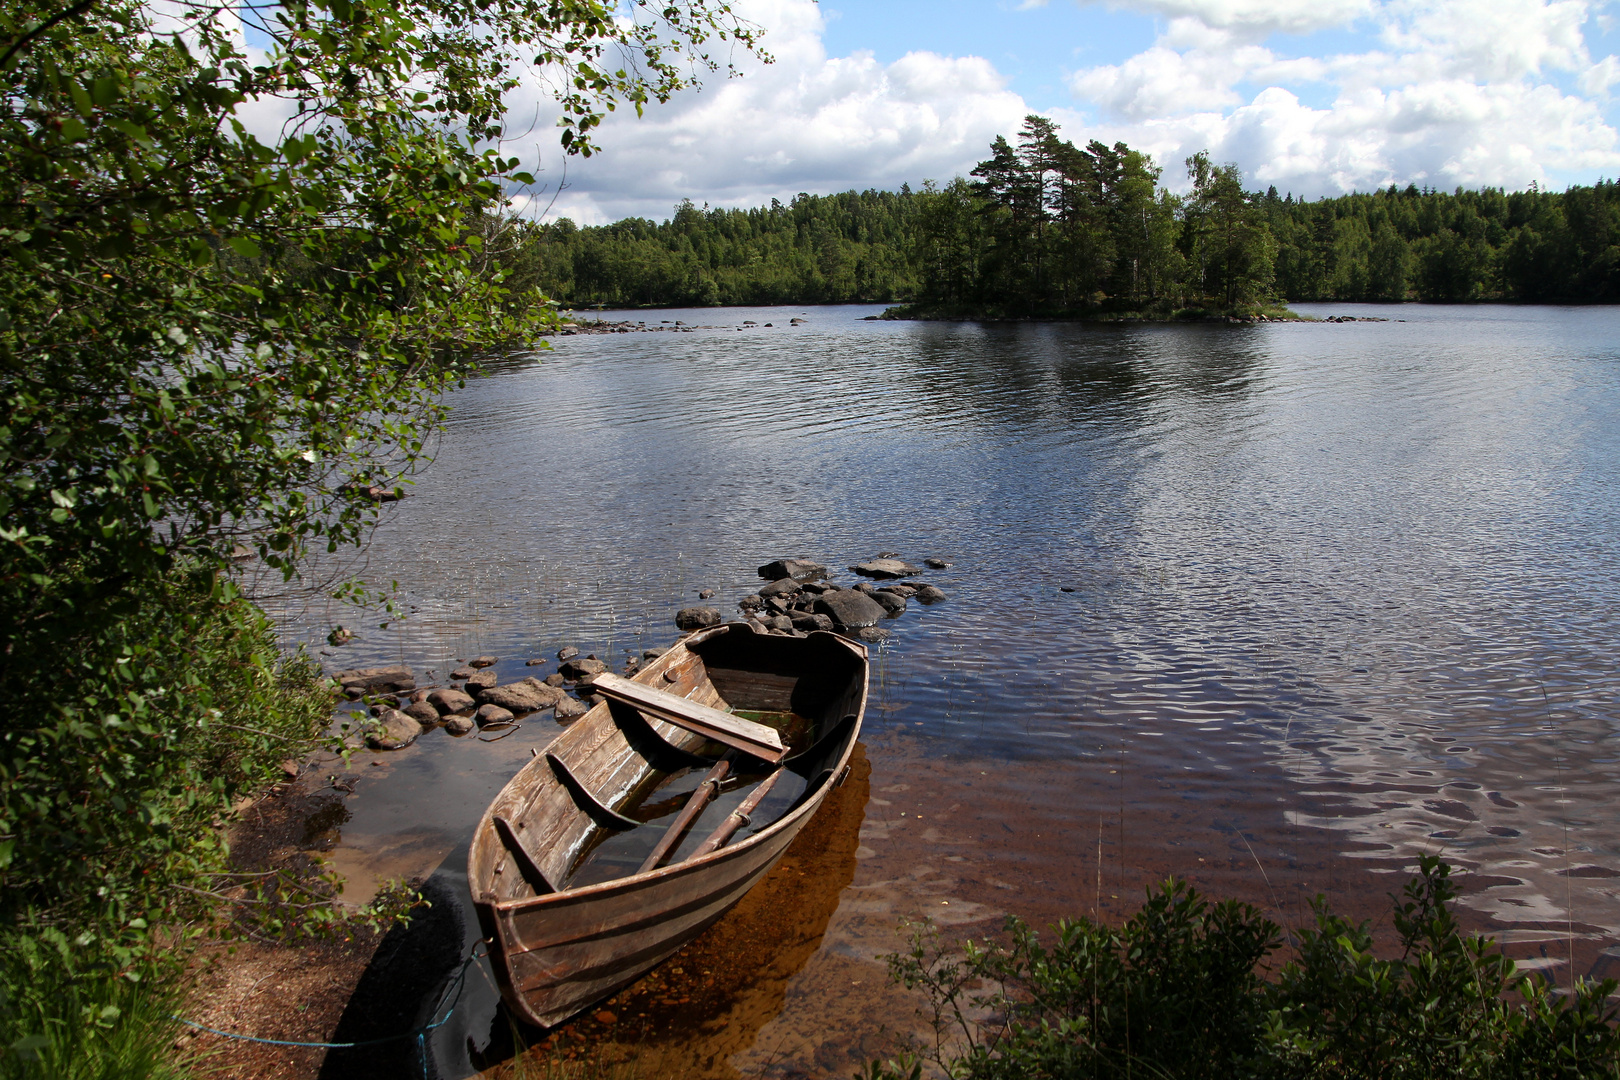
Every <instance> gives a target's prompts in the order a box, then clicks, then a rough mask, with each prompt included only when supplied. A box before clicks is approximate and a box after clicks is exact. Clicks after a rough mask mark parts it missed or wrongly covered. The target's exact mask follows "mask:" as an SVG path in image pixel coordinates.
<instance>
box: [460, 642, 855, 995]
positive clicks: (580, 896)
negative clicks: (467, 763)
mask: <svg viewBox="0 0 1620 1080" xmlns="http://www.w3.org/2000/svg"><path fill="white" fill-rule="evenodd" d="M720 630H721V632H729V633H749V634H751V633H752V631H750V630H747V629H746V628H742V627H735V626H728V627H723V628H720ZM712 633H713V632H710V634H712ZM707 636H710V635H704V637H707ZM826 636H828V637H830V636H831V635H826ZM692 640H694V641H697V640H698V638H697V637H694V639H692ZM770 640H772V641H773V642H776V641H780V640H782V639H770ZM838 641H839V643H840V644H841V645H842V646H845V647H847V648H848V650H849V651H850V653H852V654H853V655H854V656H855V657H858V658H859V670H860V685H859V688H858V694H857V695H855V699H854V700H853V701H846V705H854V706H855V707H854V711H853V713H852V714H851V715H846V716H845V717H844V719H843V720H842V722H841V723H840V724H838V725H836V729H835V730H833V731H832V734H831V735H830V736H829V738H831V739H833V740H835V741H837V742H838V745H836V746H829V747H827V749H826V751H825V752H824V754H823V759H822V760H820V761H818V763H817V764H818V766H821V767H819V768H818V769H817V775H816V778H815V779H814V780H812V782H811V784H810V786H809V787H808V788H807V789H806V791H805V793H804V794H803V795H802V796H801V797H800V799H799V801H798V802H797V804H796V805H794V806H793V807H792V809H791V810H789V811H788V812H787V813H786V814H784V815H783V816H782V817H781V818H780V819H779V820H777V821H775V822H773V823H772V824H771V825H770V826H768V827H767V828H765V829H763V830H761V831H760V832H758V833H756V834H754V835H751V836H747V837H745V838H742V839H739V840H737V841H735V842H734V843H732V844H730V845H728V846H726V847H723V848H721V849H720V850H718V851H714V852H712V853H710V854H707V855H703V856H699V857H697V858H694V859H690V860H689V861H686V862H683V863H679V864H676V865H673V866H667V867H664V868H661V869H658V870H654V871H649V872H646V873H638V874H634V875H631V876H629V877H625V878H621V879H618V880H614V881H607V882H602V883H600V884H596V885H590V886H586V887H583V888H579V889H566V888H565V889H563V890H562V891H558V892H552V893H549V894H547V895H541V896H524V897H513V898H509V899H497V898H496V897H495V896H494V895H492V894H491V893H490V892H488V891H486V890H481V888H480V884H479V883H480V880H481V877H482V878H483V879H485V880H488V879H489V877H490V875H489V869H488V868H489V866H490V858H489V856H488V854H487V853H486V854H484V855H483V856H482V857H481V856H480V847H483V848H485V849H487V848H488V847H489V846H490V845H491V844H492V843H494V842H495V841H494V839H493V837H494V832H493V829H491V828H490V827H489V826H490V816H491V815H490V813H489V812H486V814H485V822H484V823H483V825H481V826H480V832H479V836H478V837H477V838H475V842H474V851H473V854H472V855H471V856H470V857H469V880H470V881H471V883H472V884H473V896H474V907H475V909H476V910H477V912H478V917H479V920H480V923H481V926H482V930H483V933H484V936H485V937H486V938H487V939H488V940H489V941H490V956H491V961H492V962H493V964H494V967H495V971H496V975H497V980H498V982H499V983H500V986H501V993H502V996H503V998H504V1000H505V1002H506V1005H507V1007H508V1009H510V1010H511V1011H512V1013H513V1014H514V1015H515V1016H518V1017H521V1018H522V1019H523V1020H525V1021H527V1022H529V1023H531V1024H535V1025H538V1026H541V1027H552V1026H555V1025H556V1024H559V1023H561V1022H563V1021H564V1020H566V1019H568V1018H569V1017H571V1016H573V1015H574V1014H576V1013H578V1012H580V1011H581V1010H583V1009H585V1008H588V1007H589V1006H590V1005H592V1004H594V1003H596V1002H599V1001H601V1000H603V999H604V998H607V997H609V996H611V995H612V994H614V993H615V992H617V991H618V990H620V989H621V988H623V987H625V986H627V985H629V984H630V983H632V982H634V981H635V980H636V979H638V978H639V977H641V976H642V975H643V974H644V973H646V972H647V971H648V970H650V969H651V968H653V967H655V966H657V965H658V964H659V963H660V962H662V961H663V960H665V959H667V958H668V957H669V956H670V955H672V954H673V953H675V952H677V951H678V950H679V949H680V948H681V947H682V946H684V945H686V944H687V943H688V942H690V941H691V940H692V939H693V938H695V937H697V936H698V935H699V934H701V933H702V932H703V931H704V930H705V929H707V928H708V927H709V926H711V925H713V924H714V923H715V922H716V921H717V920H719V919H720V917H721V916H723V915H724V914H725V913H726V912H727V911H728V910H729V909H730V908H731V907H732V906H734V905H735V904H736V903H737V902H738V901H739V900H741V899H742V898H743V896H744V895H746V894H747V892H748V891H749V889H751V888H753V886H754V885H755V884H756V883H758V881H759V880H760V879H761V878H762V877H764V876H765V875H766V874H768V873H769V872H770V870H771V868H772V867H773V866H775V865H776V863H777V861H778V860H779V859H780V858H781V857H782V854H783V853H784V852H785V851H786V850H787V848H788V846H789V845H790V844H792V842H793V840H794V838H795V837H796V836H797V835H798V833H799V831H800V829H802V828H803V827H804V825H805V823H806V822H808V821H809V820H810V818H811V817H813V816H814V815H815V813H816V811H817V810H818V809H819V808H820V807H821V804H822V803H823V802H824V801H825V799H826V797H827V794H828V793H829V792H830V791H831V790H832V789H833V788H834V787H836V786H837V785H838V784H840V783H842V781H843V779H844V777H845V776H846V775H847V774H848V770H849V760H850V756H851V754H852V753H853V752H854V748H855V743H856V739H857V738H858V736H859V733H860V721H861V719H862V717H863V715H864V711H865V699H866V690H865V662H866V651H865V649H864V647H862V646H860V645H859V644H857V643H853V642H848V641H845V640H844V639H838ZM822 644H823V646H825V643H822ZM676 648H677V649H679V648H681V646H677V647H676ZM772 648H773V649H774V648H778V646H776V645H774V644H773V645H772ZM673 651H674V650H672V652H673ZM823 651H825V648H823ZM673 659H674V660H675V661H676V662H678V660H679V658H678V657H676V658H673ZM729 674H730V676H731V677H732V678H733V683H734V684H735V682H736V680H735V676H736V673H735V672H732V673H729ZM806 674H807V675H813V673H806ZM651 677H652V678H656V677H657V676H656V673H654V674H653V675H652V676H651ZM744 707H745V706H744ZM599 710H604V706H601V705H599V706H597V707H596V708H594V709H593V710H592V714H593V716H594V718H595V719H596V721H597V722H598V723H604V722H608V721H607V719H606V713H605V711H604V712H602V714H601V715H600V716H595V714H597V713H598V711H599ZM593 716H587V717H586V718H585V720H582V721H581V723H584V722H586V721H588V720H592V719H593ZM851 721H853V723H851ZM559 741H560V740H559ZM531 768H532V766H531ZM525 771H527V770H525ZM521 775H522V774H520V776H521ZM512 783H513V784H514V785H515V784H518V783H519V780H518V779H516V778H515V779H514V781H513V782H512ZM510 786H511V785H509V787H510ZM500 803H501V798H500V797H499V796H498V797H497V799H496V803H495V804H493V805H500ZM493 805H492V809H493Z"/></svg>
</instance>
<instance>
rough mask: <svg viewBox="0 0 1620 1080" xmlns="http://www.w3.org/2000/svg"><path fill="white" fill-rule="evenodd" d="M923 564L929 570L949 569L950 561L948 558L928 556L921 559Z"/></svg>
mask: <svg viewBox="0 0 1620 1080" xmlns="http://www.w3.org/2000/svg"><path fill="white" fill-rule="evenodd" d="M923 565H924V566H926V567H928V568H929V569H931V570H949V569H950V568H951V566H952V563H951V560H949V559H939V558H929V559H924V560H923Z"/></svg>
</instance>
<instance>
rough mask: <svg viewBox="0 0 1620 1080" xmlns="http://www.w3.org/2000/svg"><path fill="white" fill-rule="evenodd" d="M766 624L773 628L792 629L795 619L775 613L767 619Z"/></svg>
mask: <svg viewBox="0 0 1620 1080" xmlns="http://www.w3.org/2000/svg"><path fill="white" fill-rule="evenodd" d="M765 625H766V626H768V627H770V628H771V629H772V630H792V629H793V620H792V619H790V618H788V617H787V616H786V615H773V616H771V617H770V618H769V619H766V620H765Z"/></svg>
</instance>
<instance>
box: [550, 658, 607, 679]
mask: <svg viewBox="0 0 1620 1080" xmlns="http://www.w3.org/2000/svg"><path fill="white" fill-rule="evenodd" d="M606 670H607V665H606V664H604V663H602V661H600V660H598V659H597V658H596V657H594V656H586V657H582V658H580V659H578V660H570V661H568V662H567V663H566V664H564V665H563V666H562V667H561V668H559V669H558V673H559V674H560V675H562V677H563V678H565V679H587V678H590V677H591V676H592V675H600V674H602V672H604V671H606Z"/></svg>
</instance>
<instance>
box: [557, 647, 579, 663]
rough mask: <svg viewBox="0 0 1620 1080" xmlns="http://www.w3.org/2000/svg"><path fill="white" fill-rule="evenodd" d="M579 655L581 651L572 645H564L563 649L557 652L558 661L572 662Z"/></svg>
mask: <svg viewBox="0 0 1620 1080" xmlns="http://www.w3.org/2000/svg"><path fill="white" fill-rule="evenodd" d="M578 655H579V650H578V649H576V648H574V647H573V646H572V645H564V646H563V647H562V648H560V649H558V650H557V659H559V660H572V659H573V658H574V657H576V656H578Z"/></svg>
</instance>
